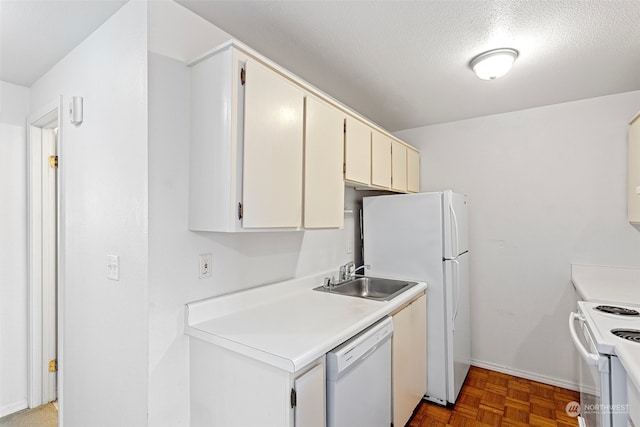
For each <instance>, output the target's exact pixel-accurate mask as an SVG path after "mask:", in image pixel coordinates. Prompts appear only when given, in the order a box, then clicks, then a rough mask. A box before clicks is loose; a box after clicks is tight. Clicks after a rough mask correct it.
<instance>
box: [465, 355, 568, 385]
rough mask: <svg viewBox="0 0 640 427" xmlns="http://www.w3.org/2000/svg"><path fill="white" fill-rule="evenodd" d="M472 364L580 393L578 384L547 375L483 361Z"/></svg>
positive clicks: (472, 361)
mask: <svg viewBox="0 0 640 427" xmlns="http://www.w3.org/2000/svg"><path fill="white" fill-rule="evenodd" d="M471 364H472V365H473V366H477V367H478V368H484V369H489V370H492V371H497V372H502V373H503V374H509V375H514V376H516V377H520V378H525V379H527V380H532V381H538V382H540V383H544V384H549V385H553V386H557V387H562V388H566V389H569V390H574V391H580V389H579V386H578V384H576V383H574V382H571V381H565V380H560V379H557V378H552V377H548V376H546V375H540V374H536V373H533V372H528V371H522V370H520V369H514V368H509V367H507V366H502V365H498V364H496V363H491V362H483V361H481V360H475V359H471Z"/></svg>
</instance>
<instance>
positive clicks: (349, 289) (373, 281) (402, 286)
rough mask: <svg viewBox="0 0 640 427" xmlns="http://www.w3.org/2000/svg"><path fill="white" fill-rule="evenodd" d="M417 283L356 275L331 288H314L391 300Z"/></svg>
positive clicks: (321, 290) (322, 290)
mask: <svg viewBox="0 0 640 427" xmlns="http://www.w3.org/2000/svg"><path fill="white" fill-rule="evenodd" d="M417 284H418V283H417V282H408V281H406V280H394V279H381V278H378V277H367V276H356V277H355V278H354V279H351V280H349V281H346V282H343V283H340V284H338V285H334V286H331V287H330V288H325V287H324V286H319V287H317V288H314V289H313V290H314V291H320V292H328V293H331V294H340V295H347V296H350V297H358V298H366V299H372V300H377V301H389V300H391V299H393V298H394V297H396V296H398V295H400V294H401V293H403V292H404V291H406V290H407V289H409V288H411V287H413V286H415V285H417Z"/></svg>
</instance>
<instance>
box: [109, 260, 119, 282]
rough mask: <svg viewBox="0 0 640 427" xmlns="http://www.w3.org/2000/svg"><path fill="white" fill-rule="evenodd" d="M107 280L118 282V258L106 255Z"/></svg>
mask: <svg viewBox="0 0 640 427" xmlns="http://www.w3.org/2000/svg"><path fill="white" fill-rule="evenodd" d="M107 279H109V280H120V257H119V256H118V255H107Z"/></svg>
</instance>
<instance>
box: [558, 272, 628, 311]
mask: <svg viewBox="0 0 640 427" xmlns="http://www.w3.org/2000/svg"><path fill="white" fill-rule="evenodd" d="M571 281H572V282H573V285H574V286H575V288H576V291H578V294H579V295H580V297H581V299H583V300H585V301H603V302H618V303H621V304H638V305H640V268H636V267H607V266H597V265H582V264H571Z"/></svg>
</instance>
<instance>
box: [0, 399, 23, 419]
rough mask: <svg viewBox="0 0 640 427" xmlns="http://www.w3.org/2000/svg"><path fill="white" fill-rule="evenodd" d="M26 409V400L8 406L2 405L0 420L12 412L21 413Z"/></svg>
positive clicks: (0, 407)
mask: <svg viewBox="0 0 640 427" xmlns="http://www.w3.org/2000/svg"><path fill="white" fill-rule="evenodd" d="M28 407H29V403H28V402H27V399H23V400H19V401H17V402H14V403H10V404H8V405H2V406H0V418H2V417H6V416H7V415H11V414H13V413H14V412H18V411H22V410H23V409H27V408H28Z"/></svg>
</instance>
